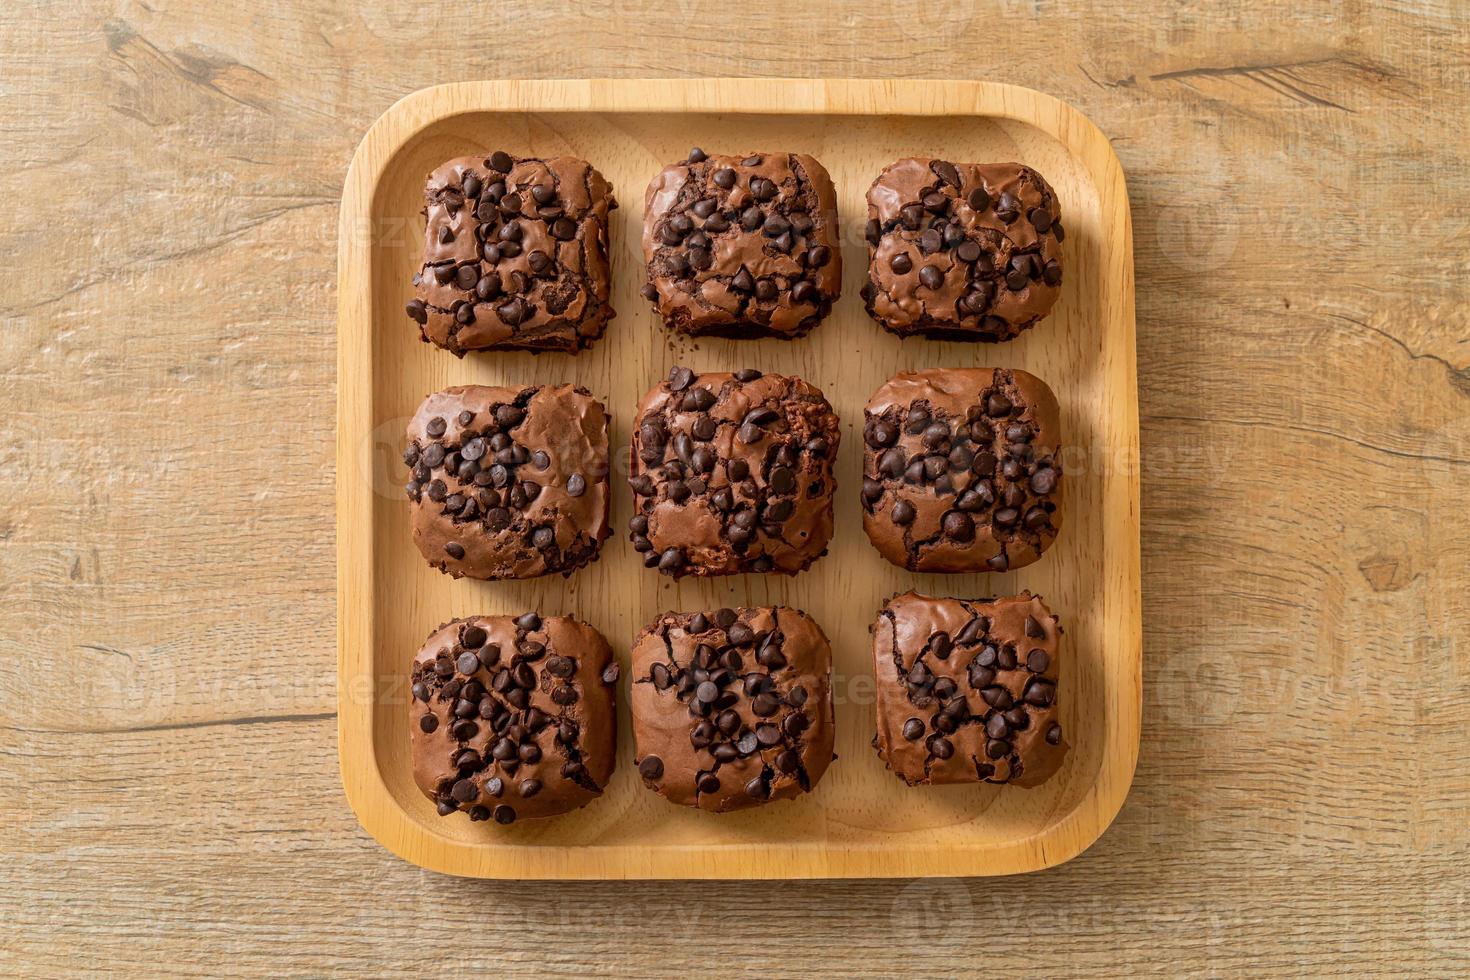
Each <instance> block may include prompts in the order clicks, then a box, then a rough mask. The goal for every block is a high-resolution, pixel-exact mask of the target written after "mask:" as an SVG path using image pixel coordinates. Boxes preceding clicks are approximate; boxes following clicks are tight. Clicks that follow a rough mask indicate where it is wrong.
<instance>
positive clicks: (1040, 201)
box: [863, 158, 1064, 341]
mask: <svg viewBox="0 0 1470 980" xmlns="http://www.w3.org/2000/svg"><path fill="white" fill-rule="evenodd" d="M1060 219H1061V208H1060V207H1059V205H1058V204H1057V196H1056V194H1055V192H1053V191H1052V189H1051V186H1050V185H1049V184H1047V182H1046V181H1045V180H1044V179H1043V178H1042V176H1041V175H1040V174H1039V173H1037V172H1036V171H1034V170H1032V169H1031V168H1030V167H1024V166H1022V165H1021V164H1019V163H996V164H975V163H949V162H948V161H945V160H916V159H912V158H909V159H904V160H899V161H897V162H895V163H892V164H889V165H888V167H887V168H886V169H884V171H883V172H882V173H881V174H879V175H878V179H877V180H875V181H873V186H872V187H871V188H870V189H869V190H868V228H867V238H868V283H867V285H866V286H864V287H863V300H864V301H865V302H866V303H867V306H868V313H869V315H871V316H872V317H873V319H875V320H877V321H878V322H879V323H881V324H883V326H884V327H885V328H886V329H888V330H890V331H891V332H893V333H896V334H898V335H899V336H901V337H907V336H912V335H914V334H923V335H925V336H928V337H934V338H939V339H945V340H992V341H993V340H1009V339H1010V338H1012V337H1014V336H1016V334H1018V333H1020V332H1021V331H1022V330H1025V329H1026V328H1028V327H1030V326H1031V325H1032V324H1034V323H1035V322H1036V321H1037V320H1040V319H1041V318H1042V317H1044V316H1046V314H1047V312H1048V311H1049V310H1051V308H1052V304H1053V303H1055V302H1056V299H1057V294H1058V292H1060V286H1061V282H1062V250H1061V243H1062V237H1063V234H1064V232H1063V230H1062V223H1061V220H1060Z"/></svg>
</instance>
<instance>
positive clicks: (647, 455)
mask: <svg viewBox="0 0 1470 980" xmlns="http://www.w3.org/2000/svg"><path fill="white" fill-rule="evenodd" d="M840 436H841V433H840V431H839V429H838V425H837V416H836V415H835V414H834V413H833V411H832V406H831V405H829V404H827V399H826V398H824V397H823V396H822V393H821V391H819V390H818V389H817V388H815V387H813V386H812V385H809V384H807V383H806V382H805V381H803V380H801V379H800V378H786V377H782V376H781V375H779V374H761V372H759V371H755V370H745V371H737V372H735V373H734V374H695V373H694V372H693V371H691V370H689V369H688V368H685V367H676V368H674V369H673V370H672V371H671V372H669V379H668V380H667V381H665V382H663V383H662V384H660V385H659V386H658V387H657V388H654V389H653V390H652V391H650V392H649V393H648V394H646V395H644V396H643V400H642V401H641V402H639V404H638V416H637V418H636V419H635V420H634V424H633V459H632V472H631V475H630V477H629V483H630V484H631V485H632V487H633V505H634V514H633V519H632V520H631V521H629V522H628V529H629V530H630V531H631V532H632V536H633V547H634V548H635V549H637V550H638V551H639V552H640V553H641V554H642V555H643V564H644V565H645V566H647V567H649V568H658V569H659V571H661V572H666V573H668V574H670V575H673V576H674V577H676V578H677V577H679V576H682V575H734V574H737V573H740V572H782V573H784V574H788V575H791V574H795V573H796V572H799V571H801V570H802V569H804V568H806V567H807V566H809V565H811V563H812V562H814V561H816V560H817V559H818V558H820V557H821V556H822V555H824V554H826V552H827V542H828V541H830V540H831V538H832V491H833V489H834V488H835V487H836V481H835V480H834V479H833V476H832V461H833V459H835V458H836V456H837V444H838V441H839V439H840Z"/></svg>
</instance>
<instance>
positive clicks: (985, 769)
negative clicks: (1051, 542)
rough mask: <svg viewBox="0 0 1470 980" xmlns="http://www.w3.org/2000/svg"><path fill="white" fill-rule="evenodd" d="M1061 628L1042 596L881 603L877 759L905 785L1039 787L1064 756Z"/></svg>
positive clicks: (876, 627) (876, 645) (876, 633)
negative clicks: (1059, 688)
mask: <svg viewBox="0 0 1470 980" xmlns="http://www.w3.org/2000/svg"><path fill="white" fill-rule="evenodd" d="M1060 635H1061V627H1060V626H1059V625H1058V622H1057V617H1055V616H1053V615H1052V614H1051V612H1050V611H1049V610H1048V609H1047V608H1046V605H1045V604H1044V603H1043V602H1042V601H1041V599H1040V598H1039V597H1038V596H1033V595H1032V594H1031V593H1029V592H1023V593H1021V594H1020V595H1016V596H1007V597H1004V598H999V599H973V600H965V599H931V598H929V597H927V596H921V595H918V594H917V593H914V592H907V593H904V594H903V595H899V596H895V597H893V598H892V599H890V600H888V602H886V603H884V605H883V609H882V610H881V611H880V612H879V614H878V620H877V622H875V623H874V624H873V663H874V667H875V669H876V671H877V678H878V706H877V708H878V711H877V714H878V733H877V735H875V736H874V737H873V746H874V747H875V748H876V749H877V750H878V755H879V756H880V757H881V758H882V759H883V761H884V762H885V763H886V764H887V765H888V768H889V769H891V770H893V772H894V774H895V775H897V776H898V777H899V778H900V779H902V780H903V781H904V782H906V783H908V784H909V785H911V786H912V785H916V784H931V783H966V782H976V781H980V780H983V781H985V782H990V783H1015V784H1017V785H1019V786H1036V785H1039V784H1040V783H1042V782H1045V781H1046V780H1047V779H1048V778H1049V777H1050V776H1051V775H1052V774H1053V773H1055V772H1056V771H1057V769H1058V768H1059V767H1060V766H1061V763H1062V758H1063V756H1064V755H1065V754H1066V752H1067V748H1068V746H1067V744H1066V742H1065V741H1064V740H1063V738H1062V726H1061V723H1060V722H1059V721H1058V719H1057V674H1058V668H1059V666H1060V658H1059V657H1058V643H1059V638H1060Z"/></svg>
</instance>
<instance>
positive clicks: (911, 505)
mask: <svg viewBox="0 0 1470 980" xmlns="http://www.w3.org/2000/svg"><path fill="white" fill-rule="evenodd" d="M1058 416H1059V410H1058V407H1057V400H1056V397H1055V396H1054V395H1053V394H1052V393H1051V389H1050V388H1048V387H1047V386H1046V385H1045V384H1043V383H1042V382H1041V381H1040V379H1038V378H1036V377H1033V376H1032V375H1029V374H1027V373H1026V372H1025V371H1013V370H1004V369H991V368H973V369H971V368H966V369H960V368H956V369H945V368H940V369H936V370H931V371H919V372H915V373H905V374H900V375H897V376H896V377H894V378H891V379H890V380H889V381H888V383H887V384H885V385H884V386H883V387H882V388H879V389H878V391H877V392H876V393H875V394H874V395H873V397H872V399H871V400H869V402H868V407H867V410H866V412H865V420H864V425H863V442H864V446H865V452H864V456H863V489H862V498H863V528H864V530H866V531H867V532H868V537H869V539H871V540H872V542H873V546H874V547H876V548H877V549H878V550H879V551H880V552H882V554H883V557H885V558H887V559H888V560H889V561H891V562H893V563H894V564H895V565H899V566H901V567H903V568H907V569H909V570H910V571H916V572H1004V571H1007V570H1009V569H1013V568H1021V567H1022V566H1025V565H1029V564H1031V563H1032V562H1034V561H1036V559H1037V558H1039V557H1041V553H1042V552H1044V551H1045V550H1046V549H1047V548H1048V547H1049V546H1050V545H1051V543H1052V541H1053V540H1055V539H1056V535H1057V527H1058V525H1059V524H1060V522H1061V511H1060V508H1061V504H1062V461H1061V456H1060V453H1061V425H1060V422H1059V418H1058Z"/></svg>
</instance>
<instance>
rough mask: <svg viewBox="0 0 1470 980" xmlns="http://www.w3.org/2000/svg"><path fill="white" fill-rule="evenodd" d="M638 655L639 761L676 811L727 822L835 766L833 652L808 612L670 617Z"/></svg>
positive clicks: (633, 693) (803, 788)
mask: <svg viewBox="0 0 1470 980" xmlns="http://www.w3.org/2000/svg"><path fill="white" fill-rule="evenodd" d="M632 657H633V660H632V678H633V683H632V687H631V689H630V694H629V696H630V698H631V699H632V705H633V736H634V739H635V741H636V743H637V746H636V751H635V758H634V761H635V762H636V764H637V766H638V774H639V775H640V776H641V777H642V778H643V782H644V785H646V786H648V787H649V788H650V789H653V790H656V791H657V792H659V793H660V794H662V795H663V796H664V798H665V799H668V800H669V801H671V802H673V803H680V804H683V805H685V806H695V807H699V808H700V809H701V810H710V811H713V812H716V813H723V812H725V811H727V810H738V809H741V808H744V807H750V806H757V805H759V804H761V803H767V802H769V801H771V800H784V799H790V798H791V797H793V796H797V795H799V794H801V793H805V792H807V791H809V790H810V789H811V788H812V787H813V786H815V785H816V784H817V781H818V780H820V779H821V778H822V773H824V772H826V771H827V765H828V763H830V762H831V761H832V759H833V758H835V757H834V756H833V754H832V681H831V671H832V648H831V647H830V646H829V645H828V643H827V637H826V635H825V634H823V632H822V628H821V627H820V626H818V625H817V624H816V623H815V622H813V621H812V620H811V619H810V618H809V617H808V616H807V615H806V613H803V612H801V611H799V610H796V609H790V608H787V607H786V606H774V607H761V608H756V609H745V608H741V609H720V610H718V611H715V612H698V613H665V614H664V615H662V616H660V617H659V618H658V619H657V620H656V621H655V622H654V623H652V624H651V625H649V626H648V627H646V628H645V629H644V630H643V632H642V633H640V634H639V636H638V639H637V640H636V641H635V642H634V644H633V654H632Z"/></svg>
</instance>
